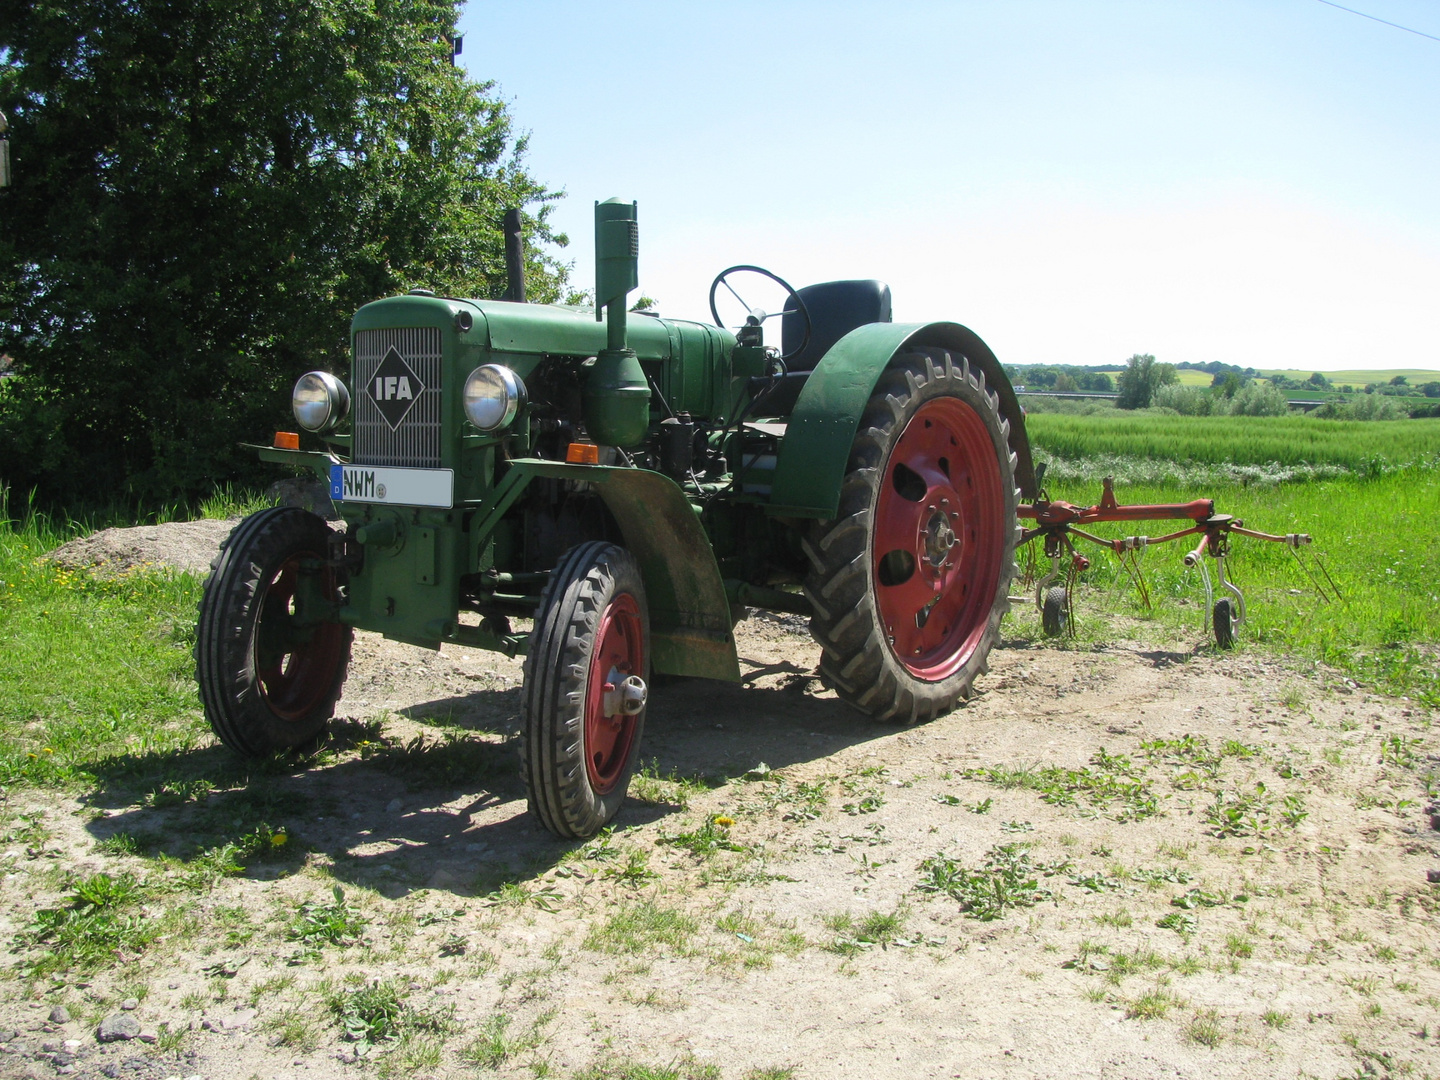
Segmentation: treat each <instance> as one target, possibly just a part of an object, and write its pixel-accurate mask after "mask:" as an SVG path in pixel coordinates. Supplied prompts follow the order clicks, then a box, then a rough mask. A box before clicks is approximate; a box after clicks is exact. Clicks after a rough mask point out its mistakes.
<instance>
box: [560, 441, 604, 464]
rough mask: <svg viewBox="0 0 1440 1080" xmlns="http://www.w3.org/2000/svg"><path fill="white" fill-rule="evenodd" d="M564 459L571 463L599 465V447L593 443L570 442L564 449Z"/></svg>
mask: <svg viewBox="0 0 1440 1080" xmlns="http://www.w3.org/2000/svg"><path fill="white" fill-rule="evenodd" d="M565 460H566V461H568V462H570V464H572V465H599V464H600V447H598V446H596V445H595V444H594V443H588V442H572V443H571V444H570V445H569V446H568V447H567V448H566V449H565Z"/></svg>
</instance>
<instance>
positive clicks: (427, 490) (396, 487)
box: [330, 465, 455, 510]
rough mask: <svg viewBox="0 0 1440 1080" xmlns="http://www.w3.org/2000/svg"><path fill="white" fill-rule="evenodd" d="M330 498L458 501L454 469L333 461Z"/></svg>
mask: <svg viewBox="0 0 1440 1080" xmlns="http://www.w3.org/2000/svg"><path fill="white" fill-rule="evenodd" d="M330 498H332V499H334V500H335V501H336V502H359V503H394V504H396V505H399V506H438V507H442V508H444V509H446V510H448V509H449V508H450V507H451V506H453V505H454V502H455V471H454V470H453V469H392V468H386V467H382V466H379V465H331V466H330Z"/></svg>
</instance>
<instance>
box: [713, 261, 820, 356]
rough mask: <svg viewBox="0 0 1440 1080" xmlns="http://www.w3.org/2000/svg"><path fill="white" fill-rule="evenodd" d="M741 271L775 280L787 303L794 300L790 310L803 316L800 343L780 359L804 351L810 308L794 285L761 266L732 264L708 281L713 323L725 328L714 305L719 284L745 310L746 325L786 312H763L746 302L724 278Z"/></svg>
mask: <svg viewBox="0 0 1440 1080" xmlns="http://www.w3.org/2000/svg"><path fill="white" fill-rule="evenodd" d="M741 271H744V272H746V273H751V274H760V275H761V276H762V277H767V278H769V279H770V280H771V281H773V282H775V284H777V285H779V286H780V287H781V288H782V289H784V290H785V292H786V293H787V294H788V295H787V296H786V297H785V301H786V303H787V305H788V303H789V301H790V300H791V299H793V300H794V301H795V306H794V307H793V308H791V309H790V310H791V311H796V312H799V313H800V315H801V316H803V317H804V319H805V333H804V335H803V336H802V337H801V338H800V344H799V345H796V346H795V348H793V349H791V350H790V351H789V352H788V353H783V354H782V355H781V357H780V359H781V360H789V359H790V358H791V357H794V356H798V355H799V354H800V353H802V352H804V351H805V346H806V345H809V344H810V309H809V308H807V307H806V306H805V301H804V300H802V299H801V298H800V294H799V293H798V292H797V291H796V290H795V287H794V286H793V285H791V284H790V283H789V282H788V281H786V280H785V279H784V278H782V277H779V276H777V275H775V274H772V273H771V272H770V271H769V270H766V269H765V268H764V267H763V266H747V265H743V264H742V265H740V266H732V267H729V268H728V269H726V270H721V271H720V273H718V274H716V275H715V280H714V281H712V282H711V283H710V315H711V317H712V318H713V319H714V320H715V325H716V326H718V327H720V328H721V329H724V328H725V324H724V323H723V322H721V321H720V311H719V309H718V308H716V306H715V294H716V293H717V292H719V290H720V286H721V285H724V286H725V288H726V289H727V290H729V293H730V295H731V296H733V297H735V299H736V300H739V301H740V306H741V307H743V308H744V309H745V311H746V312H747V314H746V316H745V322H746V324H747V325H750V326H759V325H760V324H761V323H763V322H764V321H765V320H766V319H768V318H770V316H771V315H777V314H778V315H784V314H786V312H784V311H780V312H775V311H771V312H765V311H762V310H760V309H759V308H753V307H751V306H750V305H749V304H748V303H746V302H745V298H744V297H743V296H741V295H740V294H739V293H738V292H736V291H735V289H734V287H733V286H732V285H731V284H730V282H728V281H726V280H725V279H726V278H727V277H729V276H730V275H731V274H735V273H739V272H741Z"/></svg>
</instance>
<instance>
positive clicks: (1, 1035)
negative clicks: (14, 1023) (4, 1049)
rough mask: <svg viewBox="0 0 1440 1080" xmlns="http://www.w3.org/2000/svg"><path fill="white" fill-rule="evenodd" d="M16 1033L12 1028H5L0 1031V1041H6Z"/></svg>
mask: <svg viewBox="0 0 1440 1080" xmlns="http://www.w3.org/2000/svg"><path fill="white" fill-rule="evenodd" d="M17 1034H19V1033H18V1032H17V1031H16V1030H15V1029H14V1028H6V1029H5V1030H3V1031H0V1043H8V1042H9V1041H10V1040H11V1039H13V1038H15V1036H16V1035H17Z"/></svg>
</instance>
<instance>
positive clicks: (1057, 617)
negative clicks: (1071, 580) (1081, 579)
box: [1040, 585, 1070, 637]
mask: <svg viewBox="0 0 1440 1080" xmlns="http://www.w3.org/2000/svg"><path fill="white" fill-rule="evenodd" d="M1069 599H1070V598H1069V597H1068V596H1066V594H1065V586H1064V585H1052V586H1050V588H1048V589H1046V590H1045V600H1044V602H1043V604H1042V605H1041V610H1040V625H1041V628H1042V629H1043V630H1044V631H1045V636H1046V637H1059V636H1060V635H1061V634H1063V633H1064V632H1065V628H1066V627H1067V626H1068V625H1069V623H1070V612H1069Z"/></svg>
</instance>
